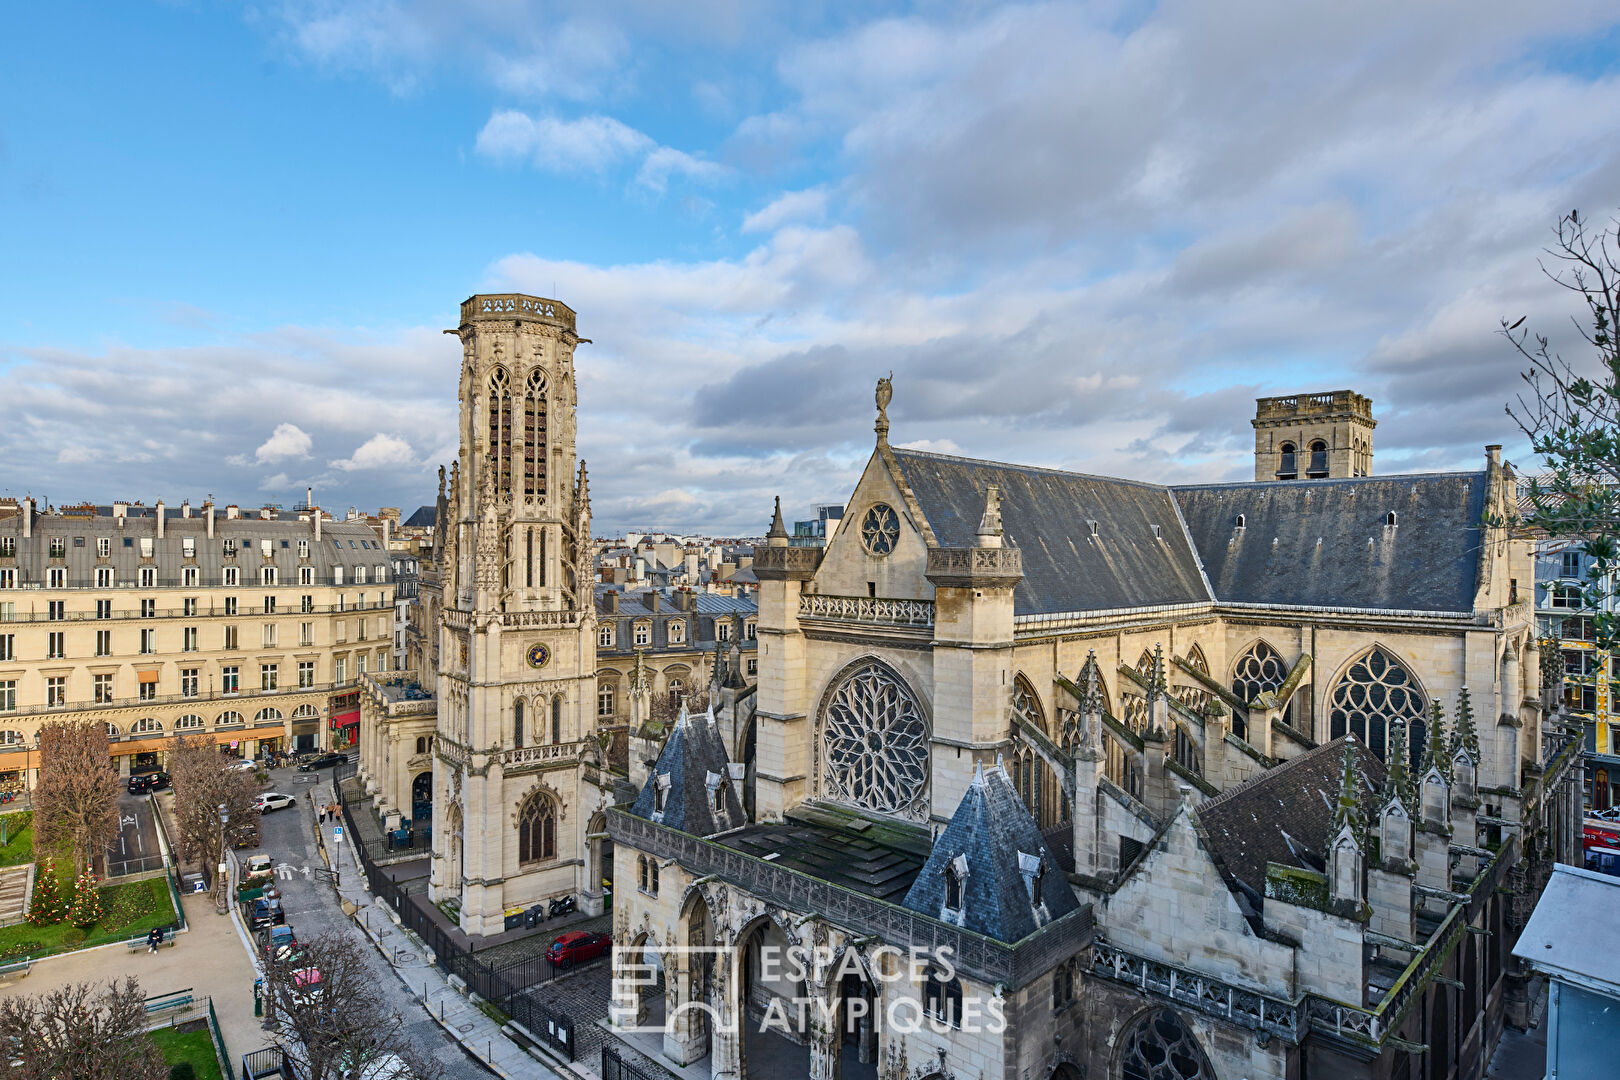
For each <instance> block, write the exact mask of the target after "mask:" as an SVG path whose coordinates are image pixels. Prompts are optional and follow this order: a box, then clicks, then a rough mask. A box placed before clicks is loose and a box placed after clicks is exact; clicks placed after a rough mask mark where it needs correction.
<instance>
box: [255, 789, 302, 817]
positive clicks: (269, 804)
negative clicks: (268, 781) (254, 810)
mask: <svg viewBox="0 0 1620 1080" xmlns="http://www.w3.org/2000/svg"><path fill="white" fill-rule="evenodd" d="M297 801H298V800H297V799H294V798H293V797H292V796H291V795H283V794H282V793H281V792H279V791H267V792H265V793H264V794H263V795H260V796H259V803H258V805H259V813H261V814H268V813H269V812H270V811H272V810H285V809H287V807H289V806H291V805H292V804H293V803H295V802H297Z"/></svg>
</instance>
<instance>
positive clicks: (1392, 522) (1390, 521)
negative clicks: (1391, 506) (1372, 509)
mask: <svg viewBox="0 0 1620 1080" xmlns="http://www.w3.org/2000/svg"><path fill="white" fill-rule="evenodd" d="M1396 524H1397V521H1396V518H1395V511H1393V510H1391V511H1390V512H1389V513H1387V514H1385V515H1384V525H1385V527H1386V528H1390V529H1393V528H1394V527H1395V526H1396Z"/></svg>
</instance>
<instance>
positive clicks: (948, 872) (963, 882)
mask: <svg viewBox="0 0 1620 1080" xmlns="http://www.w3.org/2000/svg"><path fill="white" fill-rule="evenodd" d="M966 886H967V856H966V855H958V856H957V857H956V858H954V859H952V860H951V861H950V862H948V863H946V864H945V908H946V910H947V911H949V912H950V913H951V914H954V915H960V914H961V913H962V906H963V905H962V895H963V893H964V891H965V889H966Z"/></svg>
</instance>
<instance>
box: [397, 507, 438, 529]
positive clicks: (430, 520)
mask: <svg viewBox="0 0 1620 1080" xmlns="http://www.w3.org/2000/svg"><path fill="white" fill-rule="evenodd" d="M438 516H439V508H438V507H436V506H418V507H417V508H416V512H415V513H414V514H412V515H411V516H410V517H408V518H406V519H405V520H404V521H403V522H402V523H401V524H400V528H402V529H431V528H433V525H434V522H435V521H437V520H438Z"/></svg>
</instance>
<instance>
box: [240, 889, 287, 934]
mask: <svg viewBox="0 0 1620 1080" xmlns="http://www.w3.org/2000/svg"><path fill="white" fill-rule="evenodd" d="M286 921H287V913H286V912H284V911H282V910H281V901H280V900H279V899H276V898H274V897H269V896H261V897H259V898H258V899H257V900H255V901H253V904H252V906H251V907H250V908H249V910H248V929H249V930H262V929H264V928H265V927H267V926H275V925H276V924H278V923H284V922H286Z"/></svg>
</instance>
